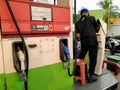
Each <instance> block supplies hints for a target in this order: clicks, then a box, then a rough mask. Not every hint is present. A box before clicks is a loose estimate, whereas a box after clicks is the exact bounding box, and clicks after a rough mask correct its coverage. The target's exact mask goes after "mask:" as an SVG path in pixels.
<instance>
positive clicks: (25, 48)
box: [5, 0, 29, 90]
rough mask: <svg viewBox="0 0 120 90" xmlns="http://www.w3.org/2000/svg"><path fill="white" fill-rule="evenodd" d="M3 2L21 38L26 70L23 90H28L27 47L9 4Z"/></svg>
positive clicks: (6, 0)
mask: <svg viewBox="0 0 120 90" xmlns="http://www.w3.org/2000/svg"><path fill="white" fill-rule="evenodd" d="M5 2H6V5H7V8H8V10H9V13H10V15H11V17H12V20H13V22H14V25H15V27H16V29H17V31H18V34H19V36H20V38H21V40H22V43H23V49H24V53H26V54H25V59H26V70H25V72H26V80H25V81H24V85H25V90H28V67H29V66H28V65H29V60H28V51H27V46H26V43H25V40H24V37H23V35H22V33H21V31H20V28H19V26H18V23H17V21H16V18H15V16H14V14H13V11H12V9H11V6H10V3H9V1H8V0H5Z"/></svg>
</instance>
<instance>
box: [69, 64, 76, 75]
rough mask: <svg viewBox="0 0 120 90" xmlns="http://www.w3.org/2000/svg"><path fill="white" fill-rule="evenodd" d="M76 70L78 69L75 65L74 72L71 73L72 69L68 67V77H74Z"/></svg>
mask: <svg viewBox="0 0 120 90" xmlns="http://www.w3.org/2000/svg"><path fill="white" fill-rule="evenodd" d="M75 69H76V67H75V65H74V66H73V72H72V73H70V67H69V66H68V75H69V76H73V75H74V74H75Z"/></svg>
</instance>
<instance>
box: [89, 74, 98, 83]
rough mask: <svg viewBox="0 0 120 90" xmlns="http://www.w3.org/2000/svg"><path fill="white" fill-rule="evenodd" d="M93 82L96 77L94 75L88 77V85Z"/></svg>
mask: <svg viewBox="0 0 120 90" xmlns="http://www.w3.org/2000/svg"><path fill="white" fill-rule="evenodd" d="M95 81H97V77H96V76H94V75H92V76H90V77H89V79H88V83H93V82H95Z"/></svg>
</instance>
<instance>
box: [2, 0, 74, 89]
mask: <svg viewBox="0 0 120 90" xmlns="http://www.w3.org/2000/svg"><path fill="white" fill-rule="evenodd" d="M70 10H71V8H70V7H69V6H58V5H53V4H47V3H41V2H33V1H32V0H0V25H1V29H0V30H1V34H0V36H1V37H0V49H1V51H0V62H1V63H2V64H1V66H0V67H1V68H0V76H2V74H3V76H5V77H4V78H3V79H4V81H1V80H0V83H4V84H5V85H3V88H4V89H2V90H5V88H7V89H8V90H18V89H19V90H39V89H40V90H72V87H73V77H69V76H68V75H67V74H66V73H67V72H66V70H64V69H63V67H62V62H61V58H60V56H59V55H60V47H59V45H60V41H61V40H62V41H63V42H64V44H66V45H67V47H68V48H69V50H70V55H71V57H72V34H71V33H72V32H71V23H70V21H71V19H70V18H71V17H70ZM63 82H66V83H63Z"/></svg>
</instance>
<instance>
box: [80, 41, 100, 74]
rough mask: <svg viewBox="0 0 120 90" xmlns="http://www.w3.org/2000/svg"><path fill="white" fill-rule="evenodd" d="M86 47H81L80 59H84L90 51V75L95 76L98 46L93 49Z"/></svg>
mask: <svg viewBox="0 0 120 90" xmlns="http://www.w3.org/2000/svg"><path fill="white" fill-rule="evenodd" d="M86 45H87V43H86ZM86 45H81V53H80V55H79V57H78V58H79V59H84V58H85V56H86V54H87V52H88V51H89V59H90V66H89V74H90V75H93V74H94V71H95V66H96V62H97V53H98V45H95V46H93V47H89V46H86Z"/></svg>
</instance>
